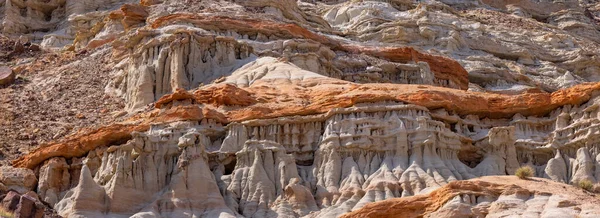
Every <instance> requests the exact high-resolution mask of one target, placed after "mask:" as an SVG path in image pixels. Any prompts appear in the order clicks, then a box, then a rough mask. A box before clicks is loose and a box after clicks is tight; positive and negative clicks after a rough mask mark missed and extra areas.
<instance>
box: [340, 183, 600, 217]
mask: <svg viewBox="0 0 600 218" xmlns="http://www.w3.org/2000/svg"><path fill="white" fill-rule="evenodd" d="M598 203H599V201H598V198H596V197H594V196H592V195H590V194H589V193H586V192H585V191H582V190H580V189H576V188H573V187H570V186H566V185H564V184H560V183H556V182H553V181H548V180H546V179H534V180H530V181H523V180H519V179H517V178H516V177H497V176H491V177H483V178H481V179H475V180H468V181H456V182H451V183H449V184H448V185H446V186H444V187H442V188H440V189H437V190H435V191H433V192H431V193H429V194H427V195H418V196H413V197H408V198H398V199H391V200H386V201H381V202H377V203H374V204H370V205H368V206H365V207H363V208H362V209H360V210H357V211H354V212H351V213H348V214H345V215H343V216H342V217H344V218H347V217H392V216H398V215H401V216H402V217H469V216H475V217H506V216H518V217H556V216H558V217H597V216H599V214H598V210H597V209H595V208H594V207H595V205H597V204H598Z"/></svg>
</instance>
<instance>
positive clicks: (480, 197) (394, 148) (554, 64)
mask: <svg viewBox="0 0 600 218" xmlns="http://www.w3.org/2000/svg"><path fill="white" fill-rule="evenodd" d="M0 6H1V11H3V14H2V16H3V17H2V19H3V20H4V22H3V24H2V33H3V34H5V35H10V36H13V37H15V36H20V37H21V38H22V39H23V40H25V39H27V40H30V41H31V42H32V43H40V44H41V46H42V47H43V48H44V49H47V50H54V51H74V52H77V54H78V55H85V54H86V53H92V55H93V54H97V53H102V54H109V53H110V60H109V61H107V62H106V63H104V64H107V65H108V66H109V67H110V70H109V73H110V80H109V81H108V82H107V84H103V85H105V86H102V87H105V88H104V92H105V93H106V98H110V97H112V98H117V99H121V100H122V102H123V108H122V115H120V116H125V117H124V118H123V119H122V120H121V121H120V122H114V123H109V124H106V125H98V126H94V127H93V128H90V129H85V130H81V131H80V132H77V133H73V134H71V135H69V136H67V137H64V138H61V139H57V140H56V141H54V142H51V143H48V144H45V145H43V146H40V147H39V148H37V149H35V150H32V151H30V152H29V153H27V154H24V155H22V156H21V157H20V158H18V159H16V160H15V161H14V162H13V166H14V167H21V168H29V169H31V170H33V171H31V170H27V171H26V173H27V174H28V175H29V174H32V175H33V174H34V175H35V177H37V183H36V184H35V185H33V184H30V183H33V182H31V181H33V180H32V179H33V178H29V179H28V180H29V181H30V182H28V183H27V186H25V185H23V184H25V183H24V182H23V181H20V180H23V179H14V180H10V179H0V181H1V182H3V184H4V185H6V186H11V187H16V188H18V189H19V190H21V191H22V192H27V191H31V190H33V191H35V192H36V193H37V195H38V196H39V200H41V201H43V202H45V203H47V205H50V206H51V207H52V208H53V209H54V210H55V211H56V213H57V214H59V215H61V216H64V217H337V216H341V215H344V214H346V213H349V212H352V213H351V214H350V215H352V214H355V215H357V216H358V217H360V216H361V215H360V214H361V213H362V212H361V211H364V210H361V209H362V208H367V209H368V208H373V207H375V206H373V207H370V206H369V205H378V204H371V203H375V202H381V201H385V202H392V201H396V200H398V199H401V200H398V201H400V202H401V203H402V202H404V201H405V200H406V199H412V200H411V201H414V202H421V201H423V202H424V203H423V204H405V203H402V205H404V206H406V207H407V208H408V206H411V205H412V206H411V207H412V208H413V209H414V207H418V206H420V207H421V208H417V209H415V210H414V211H417V212H418V211H420V210H423V211H426V213H421V212H418V213H417V212H415V213H414V216H416V217H419V216H430V217H436V216H460V215H465V214H469V213H465V211H471V213H472V214H479V215H485V214H495V215H497V216H502V215H517V216H520V215H523V214H525V215H527V214H526V213H529V212H531V211H534V210H533V209H531V210H530V209H528V207H522V206H518V205H517V204H511V203H510V202H519V204H525V203H526V204H528V205H533V204H535V205H538V203H539V205H542V204H543V205H550V206H548V207H547V210H537V209H536V210H535V211H537V212H535V214H536V215H540V216H542V215H543V214H552V213H557V214H563V215H565V216H581V217H585V216H590V217H594V216H595V215H598V214H600V211H599V210H598V209H597V208H596V209H594V208H587V207H583V208H584V209H583V210H582V209H581V207H580V206H579V205H584V204H583V203H581V204H580V203H578V202H575V203H568V202H567V203H565V202H566V201H567V200H569V199H571V198H570V197H569V196H564V195H565V193H562V192H561V193H558V192H556V193H554V192H553V193H552V194H545V192H544V191H530V190H533V189H530V188H516V187H513V186H509V185H506V184H504V185H500V184H488V183H487V182H486V183H480V182H477V180H478V179H480V177H485V176H500V177H497V178H508V177H506V175H514V173H515V171H516V170H517V169H518V168H520V167H524V166H529V167H531V168H533V169H534V177H537V178H544V179H547V180H540V181H550V180H551V181H554V182H558V183H561V184H578V183H579V182H581V181H589V182H591V183H592V184H594V185H596V186H598V185H597V184H598V182H600V147H599V146H598V142H597V141H599V140H600V131H599V130H600V129H599V127H600V120H599V119H600V91H599V90H600V83H597V81H598V80H599V79H600V78H599V77H598V73H599V72H598V70H599V69H600V64H599V63H600V62H599V61H598V54H600V53H599V50H598V42H599V41H600V35H598V32H597V31H595V30H596V29H597V28H598V20H600V19H599V18H598V14H599V11H600V6H599V5H598V4H597V3H591V2H589V3H588V2H583V1H579V2H575V1H567V2H562V3H558V2H552V1H543V2H538V1H518V2H517V3H515V2H512V1H511V3H510V4H509V3H507V2H505V1H427V2H419V1H410V0H403V1H304V0H303V1H292V0H286V1H272V0H252V1H217V0H214V1H213V0H209V1H196V0H191V1H172V0H143V1H140V2H135V1H95V2H86V1H70V0H67V1H32V0H29V1H16V0H7V1H6V2H4V3H2V4H0ZM67 70H68V69H67ZM86 76H94V75H86ZM588 82H589V83H588ZM7 169H9V170H7V172H12V171H11V169H12V168H7ZM23 170H26V169H23ZM19 172H20V171H19ZM23 172H25V171H23ZM19 175H20V174H19ZM32 175H29V177H32ZM502 176H504V177H502ZM15 177H16V176H15ZM21 177H24V176H21ZM19 178H20V177H19ZM494 178H495V177H494ZM463 180H469V181H463ZM9 182H10V185H9V184H7V183H9ZM488 182H490V183H493V182H494V181H488ZM525 183H526V182H523V184H525ZM552 184H554V183H552ZM477 186H482V187H483V188H481V189H477ZM504 189H506V190H510V191H502V190H504ZM22 194H23V193H22ZM425 195H429V196H434V197H435V198H432V199H438V200H435V202H433V200H423V199H422V198H423V196H425ZM390 199H395V200H390ZM386 200H390V201H386ZM437 201H442V202H437ZM414 202H413V203H414ZM540 202H542V203H540ZM561 202H562V203H561ZM429 204H434V205H438V206H437V207H436V208H434V209H435V210H434V209H429V207H427V208H424V207H426V206H427V205H429ZM407 205H408V206H407ZM415 205H416V206H415ZM490 205H492V206H490ZM493 205H495V206H493ZM413 206H414V207H413ZM544 208H546V207H544ZM558 208H564V210H563V209H558ZM577 208H579V210H578V209H577ZM538 209H539V208H538ZM411 210H412V209H411ZM531 213H533V212H531ZM407 216H409V215H407ZM410 216H412V215H410Z"/></svg>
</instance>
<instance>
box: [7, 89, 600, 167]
mask: <svg viewBox="0 0 600 218" xmlns="http://www.w3.org/2000/svg"><path fill="white" fill-rule="evenodd" d="M597 90H600V83H588V84H582V85H577V86H574V87H572V88H569V89H564V90H559V91H556V92H554V93H551V94H550V93H524V94H520V95H501V94H488V93H480V92H468V91H462V90H457V89H450V88H442V87H434V86H423V85H402V84H355V83H350V82H345V81H340V80H335V79H328V78H312V79H306V80H303V81H290V80H286V79H274V80H259V81H257V82H256V83H254V84H252V85H251V86H250V87H247V88H239V87H237V86H235V85H230V84H217V85H211V86H206V87H204V88H202V89H199V90H197V91H195V92H194V93H193V94H190V93H188V92H187V91H184V90H178V91H177V92H176V93H174V94H171V95H167V96H165V97H163V98H161V99H160V100H159V101H157V103H156V108H160V109H156V110H154V111H152V112H149V113H146V114H140V115H138V116H136V117H133V118H131V120H130V121H129V122H128V124H114V125H110V126H107V127H103V128H100V129H97V130H92V131H88V132H81V133H78V134H75V135H73V136H71V137H68V138H66V139H65V140H63V141H62V142H58V143H52V144H49V145H45V146H42V147H40V148H38V149H36V150H34V151H32V152H30V153H29V154H27V155H24V156H22V157H20V158H19V159H17V160H15V161H14V162H13V165H14V166H15V167H26V168H34V167H36V166H37V165H38V164H40V163H41V162H42V161H44V160H46V159H49V158H52V157H58V156H62V157H77V156H83V155H85V154H86V153H87V152H88V151H90V150H93V149H95V148H97V147H99V146H110V145H116V144H118V142H119V143H122V142H124V141H126V140H128V139H129V138H130V137H131V136H130V134H131V133H132V132H133V131H145V130H147V129H148V127H149V125H150V124H152V123H168V122H173V121H183V120H201V119H204V118H210V119H215V120H217V121H219V122H221V123H224V124H227V123H230V122H240V121H245V120H252V119H266V118H276V117H284V116H294V115H314V114H322V113H326V112H328V111H330V110H332V109H334V108H344V107H350V106H353V105H355V104H357V103H362V102H380V101H390V100H394V101H401V102H406V103H410V104H416V105H420V106H424V107H426V108H429V109H438V108H444V109H446V110H448V111H452V112H454V113H456V114H459V115H469V114H473V115H479V116H480V117H490V118H508V117H511V116H513V115H514V114H516V113H520V114H523V115H526V116H529V115H545V114H547V113H548V112H550V111H552V110H554V109H556V108H558V107H560V106H563V105H567V104H571V105H578V104H581V103H584V102H586V101H588V100H589V99H590V98H591V96H592V92H594V91H597ZM188 100H191V101H189V103H188V104H187V105H185V104H175V103H176V102H179V101H188Z"/></svg>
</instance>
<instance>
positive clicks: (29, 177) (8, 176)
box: [0, 166, 37, 194]
mask: <svg viewBox="0 0 600 218" xmlns="http://www.w3.org/2000/svg"><path fill="white" fill-rule="evenodd" d="M0 182H2V184H4V186H6V188H7V189H13V190H15V191H17V192H19V193H23V194H25V193H27V192H28V191H31V190H33V189H34V188H35V187H36V185H37V178H36V176H35V174H34V173H33V171H32V170H30V169H25V168H13V167H8V166H5V167H0Z"/></svg>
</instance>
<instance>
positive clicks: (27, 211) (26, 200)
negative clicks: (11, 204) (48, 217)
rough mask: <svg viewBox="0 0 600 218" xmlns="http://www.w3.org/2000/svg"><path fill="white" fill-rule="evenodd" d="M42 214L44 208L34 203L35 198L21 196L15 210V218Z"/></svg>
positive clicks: (26, 217) (27, 217)
mask: <svg viewBox="0 0 600 218" xmlns="http://www.w3.org/2000/svg"><path fill="white" fill-rule="evenodd" d="M43 216H44V208H43V207H39V206H37V205H36V202H35V199H31V198H30V197H29V196H26V195H23V196H21V199H20V202H19V206H18V207H17V210H16V211H15V218H30V217H31V218H41V217H43Z"/></svg>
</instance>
